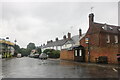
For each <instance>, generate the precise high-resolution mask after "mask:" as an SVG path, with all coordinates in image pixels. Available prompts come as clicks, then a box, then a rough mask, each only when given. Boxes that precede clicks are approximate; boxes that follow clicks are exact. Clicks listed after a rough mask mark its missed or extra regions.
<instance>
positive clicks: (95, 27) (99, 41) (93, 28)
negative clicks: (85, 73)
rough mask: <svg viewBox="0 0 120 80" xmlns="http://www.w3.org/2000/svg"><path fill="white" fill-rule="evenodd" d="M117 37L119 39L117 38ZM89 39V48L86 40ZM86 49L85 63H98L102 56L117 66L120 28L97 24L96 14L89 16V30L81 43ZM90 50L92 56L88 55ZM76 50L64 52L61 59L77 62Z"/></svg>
mask: <svg viewBox="0 0 120 80" xmlns="http://www.w3.org/2000/svg"><path fill="white" fill-rule="evenodd" d="M115 36H117V39H116V38H115ZM86 38H88V39H89V47H88V44H87V43H86V42H85V39H86ZM79 42H80V45H81V46H83V47H84V49H85V53H84V54H85V61H86V62H88V61H89V60H90V62H96V59H97V58H98V57H100V56H106V57H107V58H108V63H113V64H117V63H118V61H117V54H120V27H119V26H112V25H107V24H101V23H95V22H94V14H92V13H91V14H90V15H89V29H88V31H87V33H86V35H85V36H84V37H83V38H82V39H81V40H80V41H79ZM88 49H89V53H90V56H89V55H88ZM74 54H75V53H74V50H72V51H68V50H62V51H61V54H60V59H65V60H75V55H74Z"/></svg>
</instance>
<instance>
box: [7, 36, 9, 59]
mask: <svg viewBox="0 0 120 80" xmlns="http://www.w3.org/2000/svg"><path fill="white" fill-rule="evenodd" d="M6 41H9V37H6ZM6 47H7V53H6V58H7V57H8V54H9V48H8V47H9V44H7V43H6Z"/></svg>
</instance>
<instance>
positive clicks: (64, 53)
mask: <svg viewBox="0 0 120 80" xmlns="http://www.w3.org/2000/svg"><path fill="white" fill-rule="evenodd" d="M60 59H63V60H74V51H73V50H72V51H68V50H61V52H60Z"/></svg>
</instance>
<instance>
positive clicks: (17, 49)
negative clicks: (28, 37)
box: [13, 45, 21, 56]
mask: <svg viewBox="0 0 120 80" xmlns="http://www.w3.org/2000/svg"><path fill="white" fill-rule="evenodd" d="M13 47H14V49H15V53H14V56H17V54H18V53H20V52H21V50H20V47H19V45H14V46H13Z"/></svg>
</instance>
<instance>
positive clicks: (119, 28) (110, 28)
mask: <svg viewBox="0 0 120 80" xmlns="http://www.w3.org/2000/svg"><path fill="white" fill-rule="evenodd" d="M94 26H96V27H101V31H104V32H109V33H117V34H118V33H120V26H113V25H108V24H101V23H96V22H94Z"/></svg>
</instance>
